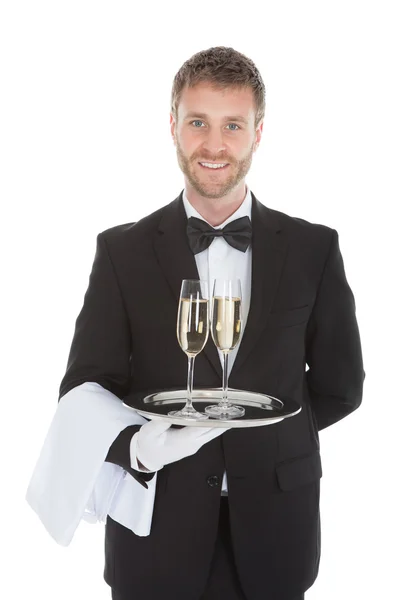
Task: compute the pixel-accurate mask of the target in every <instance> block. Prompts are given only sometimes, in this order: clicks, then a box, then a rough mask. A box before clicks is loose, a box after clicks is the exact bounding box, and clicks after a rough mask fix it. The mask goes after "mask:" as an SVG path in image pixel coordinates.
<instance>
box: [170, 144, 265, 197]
mask: <svg viewBox="0 0 400 600" xmlns="http://www.w3.org/2000/svg"><path fill="white" fill-rule="evenodd" d="M175 141H176V154H177V158H178V163H179V167H180V169H181V171H182V173H183V174H184V175H185V176H186V177H187V179H188V181H189V183H190V185H191V186H192V187H193V189H195V190H196V192H197V193H198V194H200V196H203V197H204V198H223V197H224V196H226V195H227V194H229V192H231V191H232V190H234V189H235V188H236V187H237V186H238V185H239V183H240V182H241V181H242V180H243V179H244V178H245V177H246V175H247V173H248V172H249V170H250V167H251V163H252V160H253V153H254V149H255V145H256V142H254V144H253V145H252V147H251V149H250V151H249V153H248V154H247V155H246V156H245V157H244V158H243V159H242V160H234V159H232V158H230V157H223V158H218V159H216V158H213V159H209V160H211V162H215V161H216V160H219V162H221V163H225V162H226V163H229V167H228V168H229V172H230V174H229V176H226V175H225V174H223V175H222V176H221V175H220V174H217V175H216V176H215V177H214V179H213V178H212V171H210V174H211V177H210V175H209V174H208V172H207V171H204V174H203V175H201V174H200V173H196V171H195V165H198V162H199V161H200V160H201V162H207V159H205V157H204V155H202V156H195V155H194V156H193V157H192V158H191V159H190V158H189V157H188V156H186V155H185V154H184V152H183V150H182V147H181V145H180V143H179V140H178V138H176V139H175ZM197 168H198V169H202V167H199V166H197Z"/></svg>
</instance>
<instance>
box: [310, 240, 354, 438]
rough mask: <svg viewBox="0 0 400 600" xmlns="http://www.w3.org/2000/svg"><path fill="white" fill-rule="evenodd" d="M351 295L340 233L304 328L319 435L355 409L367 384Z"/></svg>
mask: <svg viewBox="0 0 400 600" xmlns="http://www.w3.org/2000/svg"><path fill="white" fill-rule="evenodd" d="M355 312H356V308H355V301H354V296H353V293H352V291H351V289H350V287H349V284H348V283H347V279H346V275H345V270H344V265H343V259H342V255H341V252H340V249H339V241H338V233H337V231H335V230H332V239H331V244H330V248H329V252H328V256H327V260H326V263H325V267H324V271H323V274H322V278H321V281H320V285H319V289H318V293H317V297H316V301H315V304H314V308H313V311H312V313H311V317H310V320H309V323H308V327H307V338H306V362H307V364H308V367H309V369H308V371H307V372H306V381H307V386H308V392H309V396H310V399H311V407H312V410H313V413H314V415H315V418H316V422H317V426H318V430H321V429H324V428H325V427H328V426H329V425H332V424H333V423H336V422H337V421H339V420H340V419H343V418H344V417H346V416H347V415H348V414H350V413H351V412H353V411H354V410H355V409H357V408H358V407H359V406H360V404H361V400H362V390H363V383H364V378H365V373H364V369H363V360H362V352H361V342H360V335H359V330H358V325H357V320H356V314H355Z"/></svg>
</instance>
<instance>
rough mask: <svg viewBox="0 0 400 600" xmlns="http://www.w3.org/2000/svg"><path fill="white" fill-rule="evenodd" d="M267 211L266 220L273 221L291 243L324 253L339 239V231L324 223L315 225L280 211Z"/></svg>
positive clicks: (268, 209)
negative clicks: (317, 249)
mask: <svg viewBox="0 0 400 600" xmlns="http://www.w3.org/2000/svg"><path fill="white" fill-rule="evenodd" d="M261 206H262V207H263V208H264V209H265V211H266V212H265V218H266V219H268V218H269V219H271V220H273V222H274V223H275V225H276V229H277V230H280V232H281V234H283V235H284V236H285V237H286V238H287V241H288V242H289V243H293V244H294V245H301V246H303V247H309V248H310V247H311V248H313V249H316V248H319V249H321V250H323V251H327V250H329V247H330V245H331V243H332V241H333V240H334V239H335V238H336V239H337V236H338V234H337V231H336V230H335V229H333V228H332V227H329V226H328V225H324V224H322V223H313V222H311V221H307V220H306V219H303V218H301V217H296V216H292V215H288V214H286V213H284V212H281V211H279V210H275V209H272V208H267V207H265V206H264V205H261Z"/></svg>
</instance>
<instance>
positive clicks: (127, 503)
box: [26, 382, 157, 546]
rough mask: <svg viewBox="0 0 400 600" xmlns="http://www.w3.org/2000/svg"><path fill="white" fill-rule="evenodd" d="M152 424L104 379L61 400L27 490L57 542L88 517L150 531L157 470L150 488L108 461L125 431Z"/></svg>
mask: <svg viewBox="0 0 400 600" xmlns="http://www.w3.org/2000/svg"><path fill="white" fill-rule="evenodd" d="M146 422H147V421H146V419H145V418H144V417H142V416H140V415H139V414H138V413H137V412H136V411H134V410H133V409H131V408H129V407H127V406H124V405H123V403H122V401H121V400H120V399H119V398H118V397H117V396H116V395H115V394H113V393H111V392H110V391H108V390H106V389H104V388H103V387H102V386H101V385H99V384H98V383H94V382H85V383H83V384H81V385H79V386H76V387H74V388H73V389H71V390H70V391H69V392H67V393H66V394H65V395H64V396H63V397H62V398H61V399H60V402H59V403H58V406H57V410H56V413H55V415H54V418H53V420H52V422H51V424H50V427H49V430H48V432H47V435H46V438H45V441H44V444H43V447H42V450H41V453H40V455H39V458H38V461H37V464H36V466H35V469H34V471H33V474H32V477H31V480H30V483H29V486H28V490H27V494H26V500H27V502H28V503H29V505H30V506H31V508H32V509H33V510H34V511H35V512H36V514H37V515H38V517H39V518H40V520H41V521H42V523H43V525H44V526H45V528H46V530H47V531H48V533H49V534H50V535H51V536H52V537H53V538H54V540H55V541H56V542H57V543H59V544H60V545H63V546H67V545H68V544H69V543H70V542H71V540H72V538H73V535H74V533H75V531H76V529H77V527H78V525H79V523H80V521H81V520H82V519H84V520H85V521H88V522H90V523H96V522H105V520H106V517H107V515H109V516H110V517H111V518H113V519H114V520H115V521H118V522H119V523H121V525H123V526H125V527H127V528H128V529H130V530H131V531H133V532H134V533H135V534H136V535H140V536H147V535H149V534H150V530H151V521H152V514H153V507H154V498H155V492H156V483H157V473H155V475H154V477H153V478H152V479H151V480H150V481H147V482H146V483H147V486H148V487H147V489H146V488H145V487H144V486H142V485H141V484H140V483H139V482H138V481H136V479H134V477H132V476H131V475H130V474H129V473H128V472H127V471H126V470H124V469H123V468H122V467H119V466H118V465H115V464H112V463H109V462H105V460H104V459H105V457H106V456H107V453H108V450H109V448H110V446H111V444H112V443H113V441H114V440H115V439H116V437H117V436H118V435H119V433H120V432H121V431H122V430H123V429H125V428H126V427H128V426H129V425H135V424H138V425H142V424H143V423H146Z"/></svg>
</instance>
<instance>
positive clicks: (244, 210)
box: [182, 185, 251, 229]
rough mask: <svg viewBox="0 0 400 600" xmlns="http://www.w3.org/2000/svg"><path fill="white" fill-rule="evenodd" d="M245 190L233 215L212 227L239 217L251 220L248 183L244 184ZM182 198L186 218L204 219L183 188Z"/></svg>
mask: <svg viewBox="0 0 400 600" xmlns="http://www.w3.org/2000/svg"><path fill="white" fill-rule="evenodd" d="M246 190H247V191H246V196H245V199H244V200H243V202H242V204H241V205H240V206H239V208H238V209H237V210H236V211H235V212H234V213H233V215H231V216H230V217H228V218H227V219H226V221H224V222H223V223H221V225H217V226H216V227H214V229H222V227H225V225H227V224H228V223H230V222H231V221H235V220H236V219H240V218H241V217H249V219H250V220H251V192H250V188H249V187H248V185H246ZM182 200H183V206H184V208H185V211H186V216H187V218H188V219H189V218H190V217H197V219H201V220H202V221H206V220H205V218H204V217H202V216H201V214H200V213H198V212H197V210H196V209H195V208H194V206H192V205H191V204H190V202H189V200H188V198H187V195H186V189H184V190H183V195H182ZM207 222H208V221H206V223H207ZM208 224H209V225H210V223H208ZM210 226H211V227H212V225H210Z"/></svg>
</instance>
